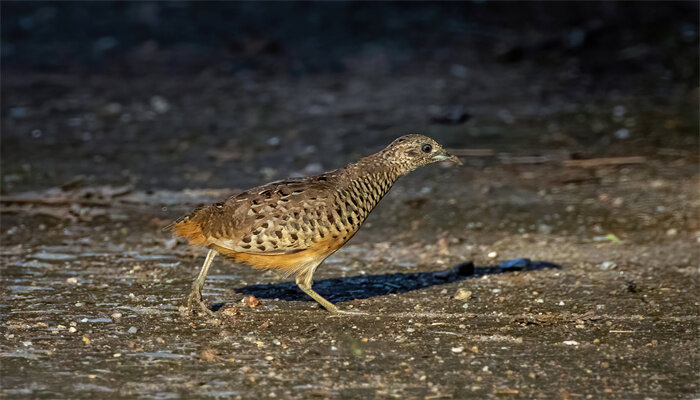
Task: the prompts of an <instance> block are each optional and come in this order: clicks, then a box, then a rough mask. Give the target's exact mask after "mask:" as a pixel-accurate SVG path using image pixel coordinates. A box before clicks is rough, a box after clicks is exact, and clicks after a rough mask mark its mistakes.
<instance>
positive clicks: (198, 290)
mask: <svg viewBox="0 0 700 400" xmlns="http://www.w3.org/2000/svg"><path fill="white" fill-rule="evenodd" d="M216 254H217V253H216V250H213V249H210V250H209V252H208V253H207V258H206V259H205V260H204V264H203V265H202V269H201V270H199V275H197V279H195V280H194V282H192V291H191V292H190V295H189V296H187V308H188V309H189V310H190V311H192V312H194V311H195V305H197V306H198V307H199V308H200V309H201V310H202V311H204V312H205V313H206V314H208V315H214V313H213V312H212V311H211V310H210V309H209V307H207V305H206V304H204V301H203V300H202V288H203V287H204V280H205V279H206V278H207V273H208V272H209V267H210V266H211V262H212V261H213V260H214V256H216Z"/></svg>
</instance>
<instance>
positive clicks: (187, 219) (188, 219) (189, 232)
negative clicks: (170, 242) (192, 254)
mask: <svg viewBox="0 0 700 400" xmlns="http://www.w3.org/2000/svg"><path fill="white" fill-rule="evenodd" d="M196 214H197V211H195V212H193V213H191V214H188V215H185V216H184V217H180V218H179V219H177V220H176V221H175V222H173V223H171V224H169V225H168V226H166V227H165V228H163V230H164V231H171V232H173V233H174V234H175V236H180V237H184V238H187V240H189V241H190V244H191V245H193V246H199V245H206V244H208V241H207V238H206V236H204V232H203V231H202V227H201V226H200V225H199V224H198V223H197V221H196Z"/></svg>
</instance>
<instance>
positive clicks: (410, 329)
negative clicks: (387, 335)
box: [406, 328, 416, 333]
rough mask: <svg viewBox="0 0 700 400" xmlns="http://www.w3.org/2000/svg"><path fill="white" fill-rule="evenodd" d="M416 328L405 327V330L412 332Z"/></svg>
mask: <svg viewBox="0 0 700 400" xmlns="http://www.w3.org/2000/svg"><path fill="white" fill-rule="evenodd" d="M415 331H416V330H415V329H414V328H406V332H408V333H412V332H415Z"/></svg>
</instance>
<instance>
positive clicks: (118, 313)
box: [112, 312, 122, 319]
mask: <svg viewBox="0 0 700 400" xmlns="http://www.w3.org/2000/svg"><path fill="white" fill-rule="evenodd" d="M121 317H122V313H120V312H115V313H113V314H112V319H119V318H121Z"/></svg>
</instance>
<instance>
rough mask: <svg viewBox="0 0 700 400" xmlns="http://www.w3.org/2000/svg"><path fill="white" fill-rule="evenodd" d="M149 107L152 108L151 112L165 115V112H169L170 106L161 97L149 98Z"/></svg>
mask: <svg viewBox="0 0 700 400" xmlns="http://www.w3.org/2000/svg"><path fill="white" fill-rule="evenodd" d="M151 107H152V108H153V111H155V112H157V113H158V114H165V113H166V112H168V111H170V104H169V103H168V100H166V99H165V98H164V97H162V96H153V97H151Z"/></svg>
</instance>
